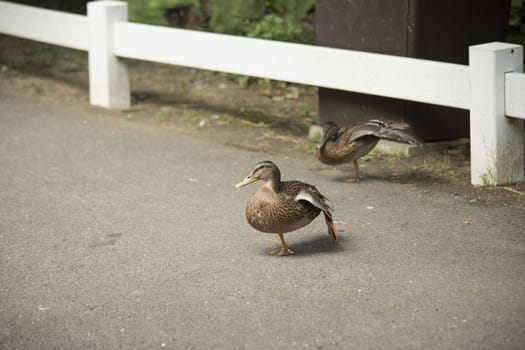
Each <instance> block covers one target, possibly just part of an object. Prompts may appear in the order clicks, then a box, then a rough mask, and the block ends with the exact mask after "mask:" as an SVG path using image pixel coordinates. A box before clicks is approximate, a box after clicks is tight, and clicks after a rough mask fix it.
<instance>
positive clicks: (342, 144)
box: [316, 119, 421, 181]
mask: <svg viewBox="0 0 525 350" xmlns="http://www.w3.org/2000/svg"><path fill="white" fill-rule="evenodd" d="M380 139H386V140H392V141H398V142H405V143H411V144H421V143H420V141H419V140H418V139H417V138H416V137H414V136H412V135H410V134H409V133H407V132H406V131H404V130H399V129H395V128H392V127H389V126H387V125H386V124H385V123H383V122H382V121H380V120H375V119H374V120H369V121H368V122H366V123H363V124H358V125H355V126H353V127H342V128H340V127H338V126H337V124H336V123H334V122H327V123H326V124H325V125H324V127H323V132H322V135H321V140H320V141H319V144H318V145H317V148H316V156H317V158H318V159H319V160H320V161H321V162H322V163H324V164H328V165H341V164H344V163H350V162H353V164H354V170H355V176H354V178H353V179H350V181H359V179H360V176H359V164H358V163H357V160H358V159H359V158H361V157H363V156H364V155H366V154H367V153H368V152H370V151H371V150H372V149H373V148H374V147H375V146H376V145H377V143H378V142H379V140H380Z"/></svg>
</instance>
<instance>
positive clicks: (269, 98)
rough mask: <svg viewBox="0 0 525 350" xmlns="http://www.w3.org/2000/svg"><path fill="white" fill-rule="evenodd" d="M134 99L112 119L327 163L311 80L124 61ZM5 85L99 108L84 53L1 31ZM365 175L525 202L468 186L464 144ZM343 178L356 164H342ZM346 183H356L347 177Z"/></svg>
mask: <svg viewBox="0 0 525 350" xmlns="http://www.w3.org/2000/svg"><path fill="white" fill-rule="evenodd" d="M127 64H128V67H129V71H130V77H131V86H132V98H133V106H132V107H131V108H129V109H126V110H111V111H107V114H108V115H110V116H113V117H115V118H124V119H128V120H130V121H136V122H141V123H150V124H154V125H158V127H163V128H170V129H173V130H176V131H178V132H182V133H186V134H192V135H196V136H198V137H206V138H210V139H213V140H215V141H216V142H220V143H224V144H228V145H231V146H233V147H240V148H244V149H251V150H258V151H264V152H267V153H268V154H269V158H270V157H271V155H272V154H275V153H278V152H279V153H287V154H288V155H289V156H291V157H294V156H297V157H311V158H312V168H311V170H312V171H316V170H320V169H323V168H325V167H326V166H325V165H323V164H321V163H319V162H318V161H317V159H316V158H315V156H314V144H313V143H312V142H310V141H308V139H307V137H306V135H307V133H308V128H309V126H310V125H312V124H316V123H318V109H317V91H316V89H315V88H313V87H306V86H297V85H294V86H284V85H281V86H277V84H274V85H275V86H274V87H273V89H271V92H269V91H268V85H267V84H266V85H264V84H263V85H262V86H260V85H258V84H257V83H256V82H252V83H251V84H247V85H246V84H241V82H242V80H243V79H242V78H241V79H240V78H239V77H237V76H233V75H229V74H222V73H214V72H209V71H202V70H196V69H190V68H184V67H175V66H168V65H162V64H154V63H147V62H140V61H132V60H128V61H127ZM0 78H1V79H0V92H1V93H2V94H6V95H17V96H24V97H25V98H28V99H35V100H39V101H42V102H45V103H50V104H63V105H68V106H71V107H75V108H88V109H95V110H97V109H98V110H100V111H102V109H99V108H97V107H93V106H90V105H89V101H88V99H89V97H88V76H87V54H86V53H84V52H79V51H75V50H70V49H65V48H59V47H54V46H50V45H45V44H41V43H36V42H32V41H28V40H21V39H16V38H12V37H8V36H0ZM360 164H361V168H362V173H363V174H364V178H363V181H366V180H367V179H380V180H384V181H390V182H396V183H402V184H406V185H410V186H418V187H421V188H423V189H425V190H428V191H443V192H447V193H451V194H454V195H456V196H460V197H463V198H465V199H466V200H468V201H469V202H471V203H472V205H497V206H513V207H523V208H525V183H524V182H522V183H518V184H513V185H508V186H498V187H488V188H483V187H474V186H471V185H470V162H469V154H468V150H466V149H452V150H448V151H444V152H436V153H429V154H424V155H419V156H415V157H410V158H400V157H394V156H388V155H384V154H378V153H374V154H372V155H371V156H369V157H367V158H366V160H362V161H361V162H360ZM340 170H341V171H340V177H338V178H334V181H344V179H346V178H348V177H349V176H351V175H352V167H351V166H343V167H341V169H340ZM348 186H359V184H349V185H348Z"/></svg>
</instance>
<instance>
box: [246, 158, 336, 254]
mask: <svg viewBox="0 0 525 350" xmlns="http://www.w3.org/2000/svg"><path fill="white" fill-rule="evenodd" d="M257 180H263V181H265V183H264V185H262V186H261V187H260V188H259V189H258V190H257V191H256V192H255V193H254V194H253V195H252V196H251V197H250V199H249V200H248V203H247V205H246V219H247V221H248V223H249V224H250V225H251V226H252V227H253V228H255V229H256V230H258V231H261V232H267V233H277V234H278V235H279V237H280V239H281V248H280V249H276V250H273V251H272V252H270V253H271V254H278V255H289V254H293V251H291V250H290V249H289V248H288V246H287V245H286V242H285V241H284V237H283V234H284V233H287V232H291V231H295V230H297V229H299V228H301V227H304V226H306V225H308V224H309V223H310V222H312V220H313V219H315V218H316V217H317V216H318V215H319V214H320V213H321V212H323V214H324V218H325V222H326V225H327V227H328V232H329V234H330V235H331V236H332V238H333V239H334V240H335V239H337V233H336V230H335V227H334V224H333V220H332V214H331V212H330V207H329V206H328V205H327V204H326V197H325V196H323V195H322V194H321V193H320V192H319V191H318V190H317V189H316V188H315V187H314V186H312V185H309V184H307V183H304V182H300V181H284V182H281V174H280V171H279V168H278V167H277V166H276V165H275V164H274V163H272V162H270V161H264V162H259V163H257V165H256V166H255V167H254V169H253V170H252V172H251V173H250V175H248V176H247V177H246V178H245V179H244V180H243V181H242V182H240V183H239V184H237V185H236V187H242V186H245V185H247V184H249V183H252V182H255V181H257Z"/></svg>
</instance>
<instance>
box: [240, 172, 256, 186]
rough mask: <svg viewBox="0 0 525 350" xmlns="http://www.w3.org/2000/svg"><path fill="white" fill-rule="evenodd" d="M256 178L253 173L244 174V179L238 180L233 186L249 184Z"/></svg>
mask: <svg viewBox="0 0 525 350" xmlns="http://www.w3.org/2000/svg"><path fill="white" fill-rule="evenodd" d="M257 180H258V179H257V178H256V177H255V176H253V175H248V176H246V178H245V179H244V180H242V181H241V182H239V183H238V184H237V185H235V188H241V187H244V186H246V185H249V184H251V183H252V182H255V181H257Z"/></svg>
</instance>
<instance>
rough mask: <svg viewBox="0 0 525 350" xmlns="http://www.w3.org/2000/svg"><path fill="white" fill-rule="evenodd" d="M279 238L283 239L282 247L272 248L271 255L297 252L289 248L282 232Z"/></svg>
mask: <svg viewBox="0 0 525 350" xmlns="http://www.w3.org/2000/svg"><path fill="white" fill-rule="evenodd" d="M279 238H280V239H281V248H276V249H272V250H270V255H279V256H284V255H294V254H295V252H294V251H293V250H291V249H289V248H288V245H287V244H286V241H285V240H284V235H283V234H282V233H279Z"/></svg>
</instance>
